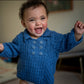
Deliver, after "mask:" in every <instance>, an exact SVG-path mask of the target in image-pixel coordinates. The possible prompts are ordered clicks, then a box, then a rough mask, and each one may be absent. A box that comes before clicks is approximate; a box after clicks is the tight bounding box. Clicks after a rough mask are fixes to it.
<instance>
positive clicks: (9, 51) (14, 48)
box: [0, 36, 20, 58]
mask: <svg viewBox="0 0 84 84" xmlns="http://www.w3.org/2000/svg"><path fill="white" fill-rule="evenodd" d="M18 37H19V36H16V38H14V40H13V41H12V42H9V43H3V45H4V51H3V52H1V53H0V56H1V57H9V58H12V57H16V56H18V54H19V50H20V49H19V38H18Z"/></svg>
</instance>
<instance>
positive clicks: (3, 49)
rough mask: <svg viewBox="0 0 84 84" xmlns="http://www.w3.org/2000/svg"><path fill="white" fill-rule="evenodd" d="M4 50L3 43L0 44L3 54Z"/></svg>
mask: <svg viewBox="0 0 84 84" xmlns="http://www.w3.org/2000/svg"><path fill="white" fill-rule="evenodd" d="M3 50H4V46H3V44H2V43H0V52H2V51H3Z"/></svg>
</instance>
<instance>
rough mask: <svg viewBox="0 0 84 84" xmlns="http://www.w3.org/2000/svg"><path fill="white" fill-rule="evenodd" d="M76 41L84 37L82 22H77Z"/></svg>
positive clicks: (75, 27)
mask: <svg viewBox="0 0 84 84" xmlns="http://www.w3.org/2000/svg"><path fill="white" fill-rule="evenodd" d="M74 29H75V39H76V41H79V40H80V39H81V37H82V34H83V33H84V24H83V23H82V22H80V21H77V22H76V24H75V26H74Z"/></svg>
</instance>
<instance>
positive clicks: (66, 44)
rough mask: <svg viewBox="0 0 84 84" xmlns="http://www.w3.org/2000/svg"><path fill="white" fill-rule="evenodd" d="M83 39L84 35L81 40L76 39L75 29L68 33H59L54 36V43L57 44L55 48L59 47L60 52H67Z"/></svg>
mask: <svg viewBox="0 0 84 84" xmlns="http://www.w3.org/2000/svg"><path fill="white" fill-rule="evenodd" d="M82 40H83V36H82V37H81V39H80V40H79V41H76V39H75V35H74V29H72V30H71V32H69V33H67V34H57V35H56V36H54V44H57V45H56V46H55V48H58V51H59V52H66V51H69V50H71V49H72V48H73V47H75V46H77V45H78V44H79V43H81V42H82Z"/></svg>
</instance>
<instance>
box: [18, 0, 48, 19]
mask: <svg viewBox="0 0 84 84" xmlns="http://www.w3.org/2000/svg"><path fill="white" fill-rule="evenodd" d="M40 5H42V6H43V7H44V8H45V10H46V14H47V16H48V13H49V11H48V9H47V6H46V4H45V3H44V2H43V1H42V0H28V1H27V2H25V3H23V4H22V6H21V8H20V11H19V16H20V19H22V20H23V16H24V11H25V9H27V8H30V7H33V8H36V7H38V6H40Z"/></svg>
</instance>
